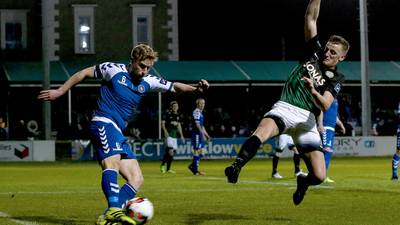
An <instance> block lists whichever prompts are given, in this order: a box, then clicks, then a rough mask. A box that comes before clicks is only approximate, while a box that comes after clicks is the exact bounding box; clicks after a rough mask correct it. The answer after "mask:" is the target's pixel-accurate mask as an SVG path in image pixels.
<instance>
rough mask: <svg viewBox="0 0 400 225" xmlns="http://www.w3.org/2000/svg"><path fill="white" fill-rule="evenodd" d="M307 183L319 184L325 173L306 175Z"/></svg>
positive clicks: (322, 180)
mask: <svg viewBox="0 0 400 225" xmlns="http://www.w3.org/2000/svg"><path fill="white" fill-rule="evenodd" d="M307 180H308V183H309V184H310V185H319V184H321V183H322V182H324V180H325V175H323V174H309V175H308V177H307Z"/></svg>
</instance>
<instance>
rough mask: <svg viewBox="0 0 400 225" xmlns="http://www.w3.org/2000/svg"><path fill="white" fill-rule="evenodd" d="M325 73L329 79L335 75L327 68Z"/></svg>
mask: <svg viewBox="0 0 400 225" xmlns="http://www.w3.org/2000/svg"><path fill="white" fill-rule="evenodd" d="M325 75H326V76H327V77H328V78H329V79H332V78H333V77H334V76H335V74H334V73H333V72H332V71H329V70H327V71H325Z"/></svg>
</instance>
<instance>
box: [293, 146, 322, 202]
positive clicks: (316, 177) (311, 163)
mask: <svg viewBox="0 0 400 225" xmlns="http://www.w3.org/2000/svg"><path fill="white" fill-rule="evenodd" d="M304 156H305V157H304V161H305V162H306V165H307V168H308V170H309V173H308V175H307V176H304V175H299V176H297V189H296V191H295V193H294V194H293V203H294V204H295V205H299V204H300V203H301V202H302V201H303V199H304V196H305V194H306V192H307V189H308V187H309V186H310V185H319V184H321V183H322V182H323V181H324V180H325V177H326V171H325V160H324V155H323V153H322V152H320V151H311V152H308V153H305V154H304Z"/></svg>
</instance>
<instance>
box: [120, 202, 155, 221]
mask: <svg viewBox="0 0 400 225" xmlns="http://www.w3.org/2000/svg"><path fill="white" fill-rule="evenodd" d="M126 214H127V215H128V216H130V217H131V218H132V219H133V220H134V221H135V222H136V223H137V224H145V223H147V221H149V220H150V219H151V218H152V217H153V214H154V207H153V203H151V202H150V200H149V199H148V198H143V197H136V198H133V199H131V200H129V201H128V202H127V204H126Z"/></svg>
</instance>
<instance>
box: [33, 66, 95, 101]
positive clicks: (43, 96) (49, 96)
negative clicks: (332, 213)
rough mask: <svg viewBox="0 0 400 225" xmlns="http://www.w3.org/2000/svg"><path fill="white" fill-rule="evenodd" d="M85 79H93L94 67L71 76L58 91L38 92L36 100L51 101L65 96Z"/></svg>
mask: <svg viewBox="0 0 400 225" xmlns="http://www.w3.org/2000/svg"><path fill="white" fill-rule="evenodd" d="M86 77H94V66H92V67H88V68H86V69H83V70H81V71H79V72H77V73H75V74H74V75H72V76H71V77H70V78H69V79H68V80H67V81H65V83H64V84H63V85H61V86H60V87H59V88H58V89H49V90H43V91H40V93H39V95H38V99H40V100H43V101H52V100H55V99H57V98H59V97H60V96H62V95H63V94H65V93H66V92H67V91H68V90H69V89H71V88H72V87H73V86H75V85H76V84H78V83H80V82H81V81H82V80H84V79H85V78H86Z"/></svg>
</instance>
